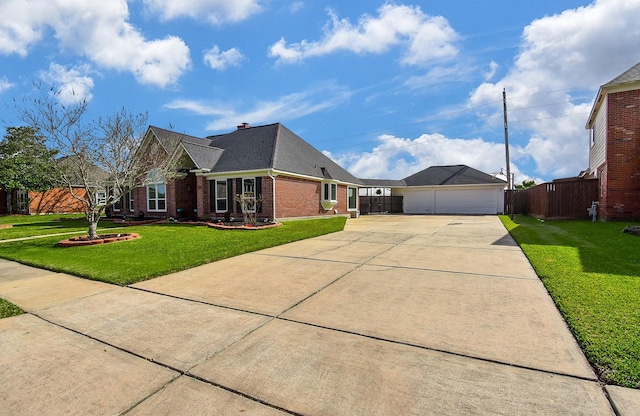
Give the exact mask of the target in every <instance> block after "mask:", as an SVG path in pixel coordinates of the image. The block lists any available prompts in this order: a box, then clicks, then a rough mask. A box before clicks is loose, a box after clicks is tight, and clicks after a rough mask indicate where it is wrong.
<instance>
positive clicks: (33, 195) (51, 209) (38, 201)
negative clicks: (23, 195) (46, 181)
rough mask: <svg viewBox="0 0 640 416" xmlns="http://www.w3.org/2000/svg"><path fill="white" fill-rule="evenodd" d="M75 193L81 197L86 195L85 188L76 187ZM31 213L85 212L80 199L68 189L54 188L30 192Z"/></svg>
mask: <svg viewBox="0 0 640 416" xmlns="http://www.w3.org/2000/svg"><path fill="white" fill-rule="evenodd" d="M74 193H75V194H76V195H78V196H79V197H81V198H84V197H85V196H86V191H85V190H84V189H80V188H76V189H74ZM29 202H30V204H29V208H30V213H31V214H54V213H55V214H70V213H76V212H84V207H83V205H82V203H81V202H80V201H78V200H77V199H75V198H74V197H73V196H71V193H70V192H69V190H68V189H64V188H54V189H51V190H48V191H45V192H34V191H30V192H29Z"/></svg>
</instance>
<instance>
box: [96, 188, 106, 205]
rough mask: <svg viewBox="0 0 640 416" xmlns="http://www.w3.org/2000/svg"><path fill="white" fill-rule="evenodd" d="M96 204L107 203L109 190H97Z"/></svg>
mask: <svg viewBox="0 0 640 416" xmlns="http://www.w3.org/2000/svg"><path fill="white" fill-rule="evenodd" d="M96 204H98V205H107V191H104V190H100V191H96Z"/></svg>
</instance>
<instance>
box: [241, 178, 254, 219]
mask: <svg viewBox="0 0 640 416" xmlns="http://www.w3.org/2000/svg"><path fill="white" fill-rule="evenodd" d="M242 195H243V197H244V203H245V204H246V208H247V212H256V179H255V178H247V179H243V180H242Z"/></svg>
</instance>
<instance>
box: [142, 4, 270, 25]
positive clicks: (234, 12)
mask: <svg viewBox="0 0 640 416" xmlns="http://www.w3.org/2000/svg"><path fill="white" fill-rule="evenodd" d="M144 5H145V6H146V7H147V10H149V11H150V12H152V13H154V14H157V15H159V16H160V18H161V19H162V20H172V19H177V18H181V17H187V18H191V19H196V20H205V21H208V22H210V23H213V24H220V23H224V22H226V21H230V22H239V21H241V20H245V19H247V18H248V17H250V16H251V15H253V14H256V13H258V12H260V11H261V10H262V6H261V5H260V1H259V0H232V1H230V0H190V1H185V0H144Z"/></svg>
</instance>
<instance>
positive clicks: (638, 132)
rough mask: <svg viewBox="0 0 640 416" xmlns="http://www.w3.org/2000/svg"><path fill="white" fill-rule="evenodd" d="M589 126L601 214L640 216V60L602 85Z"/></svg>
mask: <svg viewBox="0 0 640 416" xmlns="http://www.w3.org/2000/svg"><path fill="white" fill-rule="evenodd" d="M586 128H587V129H588V130H589V133H590V143H589V169H588V172H587V173H588V176H589V177H593V178H597V179H598V202H599V209H598V211H599V212H598V216H599V218H600V219H602V220H605V221H606V220H621V219H640V62H639V63H637V64H636V65H634V66H633V67H631V68H630V69H628V70H627V71H625V72H623V73H622V74H620V75H619V76H617V77H615V78H614V79H612V80H611V81H609V82H607V83H606V84H603V85H602V86H601V87H600V89H599V90H598V94H597V96H596V99H595V102H594V104H593V107H592V109H591V113H590V114H589V119H588V121H587V125H586Z"/></svg>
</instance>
